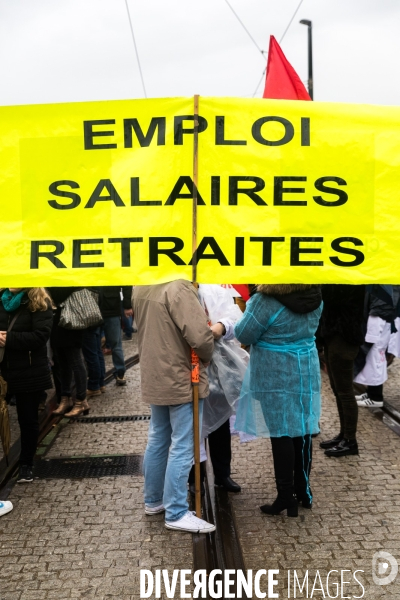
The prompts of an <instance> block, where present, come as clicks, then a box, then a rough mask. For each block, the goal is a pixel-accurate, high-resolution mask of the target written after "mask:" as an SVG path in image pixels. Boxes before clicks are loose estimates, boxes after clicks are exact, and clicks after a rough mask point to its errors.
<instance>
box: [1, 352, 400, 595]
mask: <svg viewBox="0 0 400 600" xmlns="http://www.w3.org/2000/svg"><path fill="white" fill-rule="evenodd" d="M127 344H129V348H130V349H132V354H133V353H134V351H135V348H134V343H129V342H127V343H126V345H127ZM108 360H109V359H108ZM399 367H400V361H396V363H395V364H394V365H393V367H392V368H391V369H390V378H389V381H388V383H387V385H385V396H386V398H387V399H390V396H391V395H392V394H396V393H397V390H398V389H399V383H400V368H399ZM139 373H140V371H139V366H136V367H134V368H132V369H130V370H129V371H128V372H127V379H128V385H127V386H126V387H122V388H118V387H116V385H115V384H114V383H111V384H110V385H109V386H107V392H106V393H105V394H103V395H102V396H100V397H96V398H93V399H92V400H91V402H90V404H91V413H90V416H102V415H104V416H112V415H145V414H149V409H148V406H147V405H144V404H143V403H142V401H141V397H140V390H139ZM147 428H148V423H147V422H144V421H138V422H122V423H96V424H88V423H73V424H70V425H67V426H66V427H64V428H63V429H62V431H61V433H60V435H59V436H58V438H57V439H56V441H55V443H54V445H53V446H52V447H51V448H50V450H49V452H48V454H47V456H46V457H47V458H51V457H53V458H57V457H59V456H76V455H80V456H81V455H90V454H120V453H123V454H133V453H137V454H142V453H143V451H144V447H145V442H146V435H147ZM321 429H322V436H321V438H325V437H329V436H331V435H335V434H336V433H337V431H338V420H337V415H336V408H335V403H334V399H333V396H332V393H331V391H330V389H329V385H328V381H327V378H326V376H325V375H323V417H322V421H321ZM321 438H317V439H316V440H315V442H316V443H315V449H314V464H313V473H312V481H311V483H312V488H313V493H314V499H315V500H314V506H313V510H312V511H307V510H305V509H302V508H301V509H300V518H298V519H289V518H287V517H285V516H279V517H267V516H265V515H262V514H261V513H260V511H259V508H258V507H259V505H260V504H262V503H264V502H267V501H270V500H271V501H272V500H273V499H274V497H275V486H274V479H273V470H272V457H271V451H270V443H269V441H268V440H255V441H253V442H250V443H246V444H240V443H239V440H238V438H237V437H236V436H235V437H234V438H233V473H232V475H233V477H234V478H235V479H236V480H237V481H238V482H239V483H241V484H242V486H243V491H242V493H241V494H238V495H231V500H232V502H233V506H234V512H235V517H236V521H237V526H238V531H239V536H240V542H241V546H242V550H243V555H244V559H245V566H246V568H247V569H253V570H258V569H279V570H280V575H279V577H278V580H279V582H280V583H279V587H278V591H279V592H280V597H288V594H287V583H286V581H287V571H288V570H289V569H290V570H291V572H292V573H293V570H294V569H296V570H297V574H298V577H299V579H300V580H301V579H302V578H303V577H304V575H305V572H306V571H307V570H308V571H309V580H310V587H309V595H308V597H314V598H322V597H324V596H323V594H322V592H321V591H317V592H314V594H313V596H311V589H312V584H313V582H314V578H315V574H316V571H317V570H318V571H319V574H320V575H321V579H322V581H323V582H324V581H325V579H324V578H326V574H327V572H328V571H330V570H332V569H336V570H339V571H340V570H341V569H348V570H350V571H355V570H357V569H361V570H363V571H365V573H364V575H362V574H361V575H362V576H360V574H358V576H359V579H360V581H361V582H362V583H363V585H364V587H365V589H366V593H365V595H364V597H365V598H366V599H367V600H374V599H375V598H376V599H378V598H379V599H380V598H384V597H386V596H387V597H388V598H399V597H400V575H399V576H398V578H397V580H396V581H395V582H394V583H392V584H391V585H389V586H386V587H379V586H375V585H373V582H372V577H371V567H372V556H373V554H374V553H375V552H376V551H378V550H385V551H387V552H390V553H391V554H393V556H394V557H395V558H397V559H398V560H399V561H400V480H399V466H400V439H399V438H398V437H397V436H396V435H395V434H394V433H393V432H392V431H391V430H390V429H388V428H387V427H386V426H385V425H384V424H382V423H381V422H380V421H379V420H378V419H376V418H375V417H374V416H373V414H372V413H371V412H369V411H368V410H367V409H360V413H359V445H360V456H359V457H345V458H342V459H328V458H326V457H325V456H324V454H323V451H321V450H320V449H319V448H318V442H319V439H321ZM142 485H143V481H142V477H125V476H124V477H104V478H99V479H81V480H60V479H52V480H51V479H48V480H35V481H34V482H33V483H32V484H27V485H19V486H17V485H16V486H15V487H14V488H13V490H12V493H11V495H10V500H12V501H13V503H14V506H15V510H14V511H13V512H11V513H10V514H8V515H6V516H4V517H2V518H1V519H0V564H1V569H0V600H47V599H51V598H60V599H63V598H77V599H79V598H89V599H90V598H93V599H96V600H103V599H106V598H118V599H119V600H130V599H135V600H136V598H139V584H138V578H139V569H140V568H166V569H168V570H169V572H170V573H171V571H172V570H173V569H180V568H185V569H192V568H193V562H192V540H191V536H190V535H189V534H187V535H186V534H178V533H173V532H169V531H167V530H166V529H165V528H164V524H163V517H162V516H160V515H158V516H155V517H151V518H149V517H145V515H144V514H143V500H142ZM333 575H335V574H333ZM345 575H349V577H347V579H346V577H345V580H350V579H351V573H349V572H348V571H347V572H346V573H345ZM331 579H332V575H331ZM353 581H354V580H353ZM319 587H320V586H319V585H318V584H317V588H319ZM330 593H331V596H332V597H334V596H335V591H334V589H333V588H331V589H330ZM361 593H362V591H361V588H360V586H358V585H353V586H351V585H347V586H345V587H344V592H343V594H342V596H343V597H346V596H347V597H352V596H353V595H354V596H361ZM296 596H297V598H305V597H307V596H306V595H305V594H304V593H301V592H299V591H297V595H296ZM340 596H341V594H340V592H339V597H340ZM291 597H293V592H292V594H291ZM325 597H328V595H327V593H326V586H325Z"/></svg>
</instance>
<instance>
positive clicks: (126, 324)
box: [121, 304, 133, 338]
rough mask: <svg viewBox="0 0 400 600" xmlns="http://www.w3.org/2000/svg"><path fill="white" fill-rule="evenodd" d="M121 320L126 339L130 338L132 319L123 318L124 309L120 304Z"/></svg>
mask: <svg viewBox="0 0 400 600" xmlns="http://www.w3.org/2000/svg"><path fill="white" fill-rule="evenodd" d="M121 319H122V326H123V329H124V333H125V335H126V337H127V338H131V337H132V334H133V327H132V323H133V317H126V316H125V312H124V308H123V306H122V304H121Z"/></svg>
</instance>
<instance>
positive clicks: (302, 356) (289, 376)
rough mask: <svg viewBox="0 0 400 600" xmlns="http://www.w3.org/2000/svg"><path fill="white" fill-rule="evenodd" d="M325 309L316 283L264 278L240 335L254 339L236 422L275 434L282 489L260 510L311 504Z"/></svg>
mask: <svg viewBox="0 0 400 600" xmlns="http://www.w3.org/2000/svg"><path fill="white" fill-rule="evenodd" d="M321 312H322V301H321V291H320V288H319V286H313V285H259V286H258V287H257V293H256V294H255V295H254V296H252V298H251V299H250V300H249V301H248V302H247V307H246V311H245V313H244V315H243V317H242V319H241V320H240V321H239V322H238V323H237V324H236V326H235V336H236V337H237V339H238V340H239V341H240V342H241V343H242V344H246V345H251V351H250V362H249V366H248V369H247V372H246V376H245V379H244V382H243V387H242V391H241V396H240V400H239V406H238V411H237V417H236V424H235V428H236V429H238V430H240V431H245V432H247V433H249V434H252V435H256V436H259V437H270V438H271V444H272V454H273V459H274V469H275V479H276V487H277V491H278V497H277V498H276V500H275V502H274V503H273V504H272V505H269V504H265V505H263V506H261V507H260V508H261V510H262V511H263V512H264V513H266V514H270V515H276V514H279V513H280V512H282V511H284V510H287V514H288V516H290V517H297V513H298V502H301V503H302V504H303V506H304V507H305V508H311V504H312V494H311V489H310V486H309V474H310V470H311V457H312V438H311V436H312V434H315V433H318V432H319V426H318V421H319V417H320V411H321V396H320V387H321V381H320V370H319V360H318V353H317V349H316V346H315V337H314V334H315V332H316V329H317V327H318V323H319V318H320V315H321Z"/></svg>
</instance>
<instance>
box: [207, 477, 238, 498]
mask: <svg viewBox="0 0 400 600" xmlns="http://www.w3.org/2000/svg"><path fill="white" fill-rule="evenodd" d="M214 485H215V487H221V488H224V489H225V490H226V491H227V492H233V493H234V494H238V493H239V492H241V491H242V488H241V487H240V485H239V484H238V483H236V481H233V479H232V478H231V477H215V479H214Z"/></svg>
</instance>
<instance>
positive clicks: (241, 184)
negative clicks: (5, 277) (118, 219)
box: [48, 175, 348, 210]
mask: <svg viewBox="0 0 400 600" xmlns="http://www.w3.org/2000/svg"><path fill="white" fill-rule="evenodd" d="M223 183H225V182H223ZM271 183H272V186H271V187H272V190H271V198H270V199H268V202H267V201H266V200H264V198H262V197H261V196H260V194H259V192H262V191H263V190H264V188H265V185H266V182H265V180H264V179H263V178H262V177H258V176H257V177H256V176H252V175H248V176H247V175H246V176H242V175H233V176H229V177H228V181H227V184H228V185H227V194H226V196H225V197H224V198H221V177H220V176H219V175H213V176H211V178H210V188H209V190H210V191H209V195H208V197H207V201H208V202H206V201H205V199H204V198H206V196H203V190H201V191H200V190H197V204H198V206H205V205H206V204H207V203H209V204H210V205H211V206H219V205H221V204H227V205H229V206H237V205H238V204H239V201H240V203H242V202H243V197H244V196H247V198H250V199H251V200H252V201H253V202H254V204H255V205H257V206H268V205H271V204H272V205H273V206H307V204H308V200H313V201H314V202H315V203H316V204H319V205H320V206H324V207H337V206H342V205H343V204H345V203H346V202H347V200H348V194H347V192H346V191H345V190H344V189H343V186H347V182H346V181H345V180H344V179H342V178H341V177H337V176H333V175H328V176H324V177H319V178H318V179H317V180H316V181H314V184H313V186H314V188H315V189H313V190H312V191H310V190H309V195H308V196H305V194H306V188H305V187H304V185H305V184H306V183H307V177H305V176H298V175H290V176H279V177H274V178H273V181H272V182H271ZM79 188H80V185H79V183H78V182H76V181H72V180H66V179H63V180H60V181H54V182H53V183H51V184H50V186H49V191H50V193H51V194H53V196H56V198H57V199H54V198H52V199H51V200H48V203H49V205H50V206H51V207H52V208H55V209H57V210H71V209H73V208H76V207H77V206H79V205H80V204H81V202H82V201H83V203H84V208H93V207H95V206H96V204H97V202H107V201H108V202H113V203H114V205H115V206H116V207H119V208H121V207H126V206H129V205H130V206H161V205H164V206H172V205H174V204H175V202H176V201H177V200H184V199H186V200H191V199H192V198H193V195H194V183H193V179H192V178H191V177H190V176H189V175H181V176H180V177H178V179H177V181H176V183H175V185H174V186H173V188H172V190H171V192H170V193H169V195H168V196H167V197H166V198H164V199H163V200H160V199H152V200H150V199H146V200H143V199H141V194H140V179H139V177H131V178H130V198H129V199H127V198H125V197H123V196H122V194H121V193H120V191H118V190H117V188H116V186H115V185H114V184H113V183H112V181H111V179H100V181H99V182H98V183H96V184H95V185H94V189H93V192H92V193H91V194H90V196H88V197H86V198H82V195H80V194H78V193H77V192H75V191H72V190H78V189H79ZM315 190H316V191H317V192H320V194H315ZM321 193H322V194H323V195H321ZM293 195H294V196H295V197H293ZM239 199H240V200H239Z"/></svg>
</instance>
